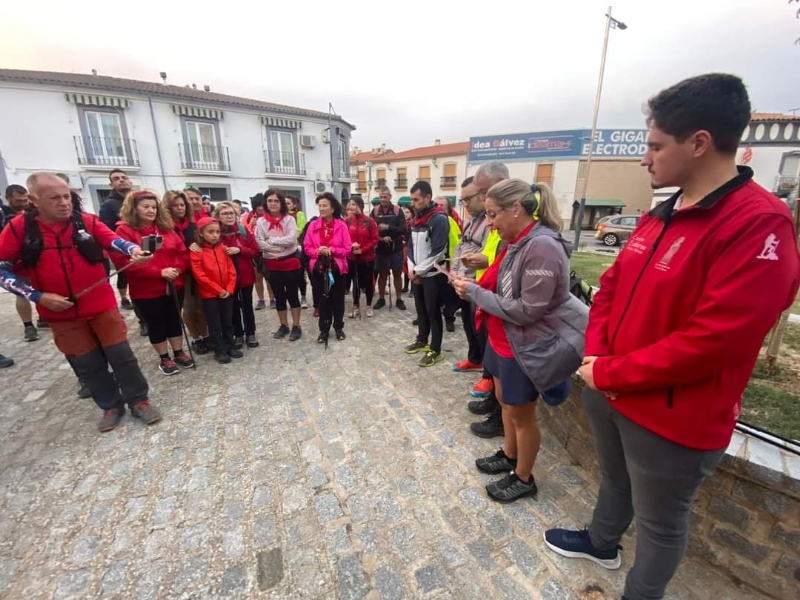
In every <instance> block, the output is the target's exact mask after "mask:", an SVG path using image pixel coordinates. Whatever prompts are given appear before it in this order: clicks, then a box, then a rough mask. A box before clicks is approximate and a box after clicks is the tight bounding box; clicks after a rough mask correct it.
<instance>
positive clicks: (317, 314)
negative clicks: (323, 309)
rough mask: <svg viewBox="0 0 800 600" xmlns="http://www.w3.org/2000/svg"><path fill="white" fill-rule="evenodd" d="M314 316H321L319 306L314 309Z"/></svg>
mask: <svg viewBox="0 0 800 600" xmlns="http://www.w3.org/2000/svg"><path fill="white" fill-rule="evenodd" d="M314 318H315V319H317V318H319V309H318V308H315V309H314Z"/></svg>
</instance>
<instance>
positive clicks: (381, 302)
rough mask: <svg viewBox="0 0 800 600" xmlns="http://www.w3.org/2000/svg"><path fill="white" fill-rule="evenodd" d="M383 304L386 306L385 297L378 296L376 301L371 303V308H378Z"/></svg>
mask: <svg viewBox="0 0 800 600" xmlns="http://www.w3.org/2000/svg"><path fill="white" fill-rule="evenodd" d="M384 306H386V299H385V298H378V301H377V302H376V303H375V304H373V305H372V308H373V309H374V310H380V309H382V308H383V307H384Z"/></svg>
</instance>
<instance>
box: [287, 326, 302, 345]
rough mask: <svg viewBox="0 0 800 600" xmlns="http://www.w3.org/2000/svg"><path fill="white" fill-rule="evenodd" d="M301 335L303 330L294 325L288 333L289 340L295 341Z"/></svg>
mask: <svg viewBox="0 0 800 600" xmlns="http://www.w3.org/2000/svg"><path fill="white" fill-rule="evenodd" d="M301 337H303V330H302V329H300V328H299V327H297V326H296V325H295V326H294V327H292V333H290V334H289V341H290V342H296V341H297V340H299V339H300V338H301Z"/></svg>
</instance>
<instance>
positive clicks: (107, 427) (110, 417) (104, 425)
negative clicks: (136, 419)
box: [97, 408, 125, 433]
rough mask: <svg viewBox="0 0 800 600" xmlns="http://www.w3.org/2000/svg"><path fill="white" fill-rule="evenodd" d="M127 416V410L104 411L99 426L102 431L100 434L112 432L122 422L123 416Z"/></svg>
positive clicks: (113, 409) (111, 409) (112, 409)
mask: <svg viewBox="0 0 800 600" xmlns="http://www.w3.org/2000/svg"><path fill="white" fill-rule="evenodd" d="M124 414H125V409H121V408H110V409H108V410H105V411H103V416H102V417H101V418H100V422H99V423H98V424H97V428H98V429H99V430H100V433H106V432H107V431H111V430H112V429H114V428H115V427H116V426H117V425H119V422H120V421H121V420H122V417H123V415H124Z"/></svg>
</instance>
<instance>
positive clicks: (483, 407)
mask: <svg viewBox="0 0 800 600" xmlns="http://www.w3.org/2000/svg"><path fill="white" fill-rule="evenodd" d="M467 410H469V412H471V413H472V414H473V415H490V414H492V413H494V412H497V411H499V410H500V404H499V403H498V402H497V397H496V396H495V395H494V391H492V393H491V394H490V395H489V397H487V398H484V399H483V400H470V401H469V402H468V403H467Z"/></svg>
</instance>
